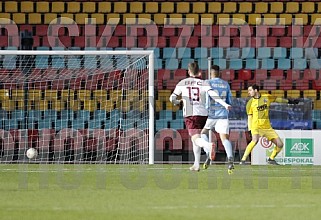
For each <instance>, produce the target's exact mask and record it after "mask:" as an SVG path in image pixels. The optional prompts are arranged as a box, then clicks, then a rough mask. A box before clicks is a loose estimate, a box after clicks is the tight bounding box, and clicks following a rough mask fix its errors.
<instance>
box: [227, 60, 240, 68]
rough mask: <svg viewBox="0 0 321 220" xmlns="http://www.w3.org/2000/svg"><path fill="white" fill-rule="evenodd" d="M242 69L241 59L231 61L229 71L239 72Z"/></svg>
mask: <svg viewBox="0 0 321 220" xmlns="http://www.w3.org/2000/svg"><path fill="white" fill-rule="evenodd" d="M242 68H243V61H242V59H231V60H230V64H229V69H232V70H239V69H242Z"/></svg>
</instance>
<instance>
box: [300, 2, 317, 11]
mask: <svg viewBox="0 0 321 220" xmlns="http://www.w3.org/2000/svg"><path fill="white" fill-rule="evenodd" d="M314 6H315V4H314V2H302V3H301V13H314V12H315V7H314Z"/></svg>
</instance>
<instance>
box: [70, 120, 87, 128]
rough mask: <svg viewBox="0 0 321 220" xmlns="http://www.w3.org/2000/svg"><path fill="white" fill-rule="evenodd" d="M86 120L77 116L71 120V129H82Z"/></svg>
mask: <svg viewBox="0 0 321 220" xmlns="http://www.w3.org/2000/svg"><path fill="white" fill-rule="evenodd" d="M85 123H86V120H84V119H82V118H77V119H74V120H73V121H72V128H73V129H84V128H85Z"/></svg>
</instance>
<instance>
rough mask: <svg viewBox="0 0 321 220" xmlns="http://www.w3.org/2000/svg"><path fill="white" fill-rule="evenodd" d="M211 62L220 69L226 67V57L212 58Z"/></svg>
mask: <svg viewBox="0 0 321 220" xmlns="http://www.w3.org/2000/svg"><path fill="white" fill-rule="evenodd" d="M213 64H214V65H218V66H219V67H220V69H221V70H225V69H226V59H213Z"/></svg>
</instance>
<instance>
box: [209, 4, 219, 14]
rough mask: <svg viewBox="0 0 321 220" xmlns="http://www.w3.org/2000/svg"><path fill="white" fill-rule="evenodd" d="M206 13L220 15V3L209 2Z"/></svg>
mask: <svg viewBox="0 0 321 220" xmlns="http://www.w3.org/2000/svg"><path fill="white" fill-rule="evenodd" d="M207 12H208V13H221V12H222V4H221V2H209V3H208V10H207Z"/></svg>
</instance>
